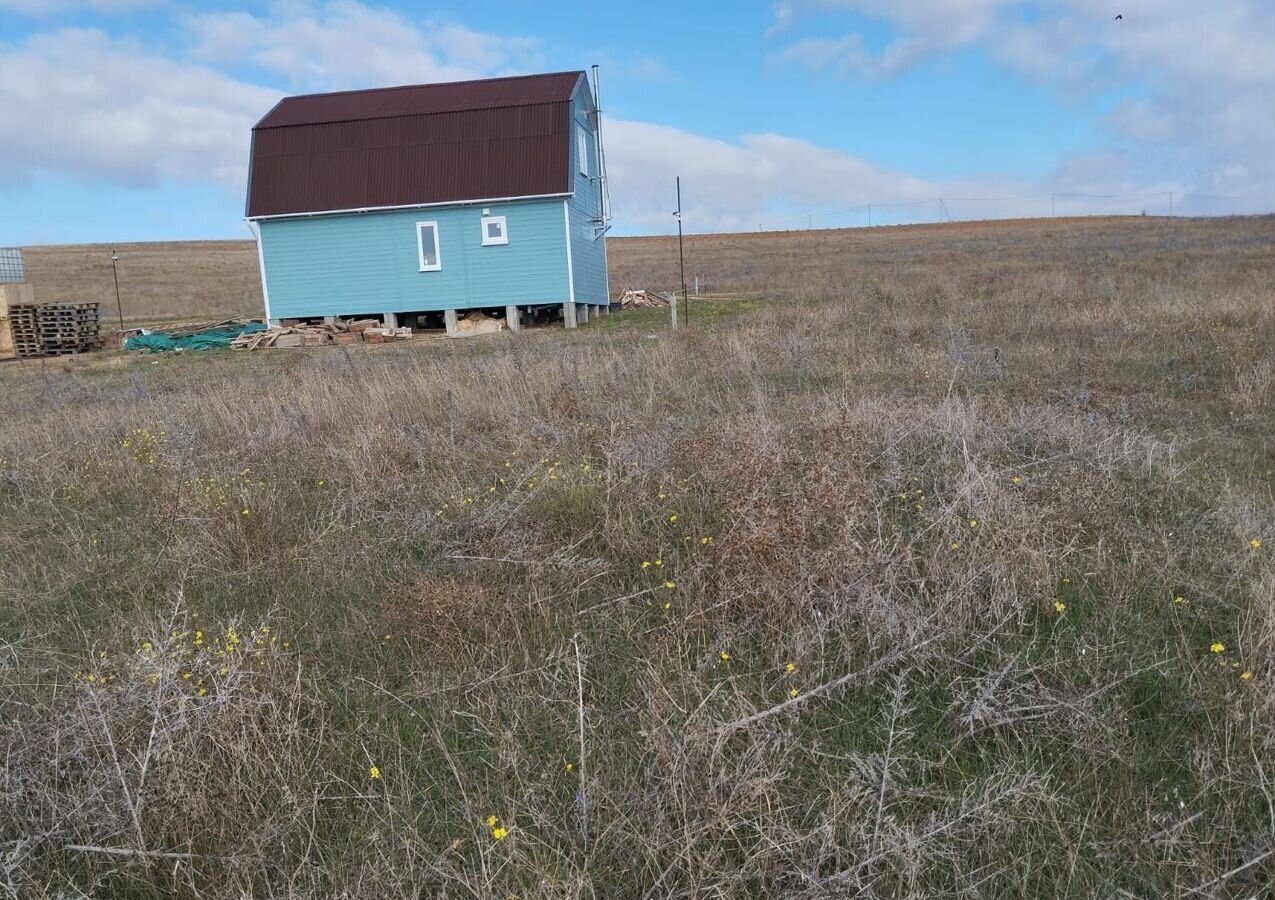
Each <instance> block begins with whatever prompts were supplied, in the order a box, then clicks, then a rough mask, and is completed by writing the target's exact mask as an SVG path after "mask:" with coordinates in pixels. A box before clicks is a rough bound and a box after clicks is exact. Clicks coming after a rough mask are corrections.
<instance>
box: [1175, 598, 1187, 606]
mask: <svg viewBox="0 0 1275 900" xmlns="http://www.w3.org/2000/svg"><path fill="white" fill-rule="evenodd" d="M1184 603H1186V598H1185V597H1174V598H1173V605H1174V606H1181V605H1182V604H1184Z"/></svg>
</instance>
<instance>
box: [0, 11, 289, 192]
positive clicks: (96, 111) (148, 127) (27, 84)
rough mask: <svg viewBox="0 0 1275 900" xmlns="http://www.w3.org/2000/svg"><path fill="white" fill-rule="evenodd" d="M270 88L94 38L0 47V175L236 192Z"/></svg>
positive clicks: (73, 35)
mask: <svg viewBox="0 0 1275 900" xmlns="http://www.w3.org/2000/svg"><path fill="white" fill-rule="evenodd" d="M279 96H280V94H279V92H278V91H274V90H270V89H267V88H262V87H257V86H255V85H250V84H245V83H244V82H241V81H236V80H235V79H233V78H230V77H228V76H226V75H224V74H222V73H220V72H218V71H216V70H214V69H210V68H206V67H202V66H198V65H191V64H189V63H184V62H180V61H175V60H172V59H168V58H165V57H162V56H158V55H155V54H153V53H151V52H149V51H148V50H147V49H146V48H145V47H143V46H142V45H140V44H138V43H136V42H134V41H131V40H118V39H113V38H110V37H108V36H107V35H105V34H103V33H102V32H100V31H95V30H87V29H62V30H58V31H53V32H49V33H42V34H37V35H35V36H33V37H31V38H30V39H29V40H28V41H27V42H26V43H25V44H22V45H20V46H18V47H16V48H13V47H5V46H3V45H0V135H4V139H3V140H0V177H4V178H7V179H8V180H26V179H29V178H33V177H36V176H38V175H40V174H44V173H57V174H69V175H72V176H74V177H76V178H82V179H101V180H107V181H114V182H118V183H123V184H132V185H150V184H156V183H159V182H162V181H177V182H183V181H185V182H193V181H201V182H208V181H211V182H213V183H216V184H220V185H222V186H224V187H227V188H234V187H241V186H242V183H243V175H244V171H245V167H246V162H247V149H248V131H249V129H250V128H251V127H252V124H253V123H254V122H255V121H256V120H257V119H258V118H260V117H261V115H262V114H263V113H264V111H265V110H267V109H269V108H270V106H271V105H273V104H274V103H275V101H277V100H278V98H279Z"/></svg>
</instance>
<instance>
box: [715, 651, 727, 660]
mask: <svg viewBox="0 0 1275 900" xmlns="http://www.w3.org/2000/svg"><path fill="white" fill-rule="evenodd" d="M717 658H718V659H720V660H721V661H722V662H730V654H729V653H727V652H726V651H725V650H723V651H722V652H721V653H719V654H717Z"/></svg>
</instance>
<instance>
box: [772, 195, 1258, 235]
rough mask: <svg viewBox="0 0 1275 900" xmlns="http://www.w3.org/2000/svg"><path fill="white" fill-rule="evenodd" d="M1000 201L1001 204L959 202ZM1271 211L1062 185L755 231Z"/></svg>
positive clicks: (839, 213) (842, 212)
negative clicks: (1034, 191) (1089, 191)
mask: <svg viewBox="0 0 1275 900" xmlns="http://www.w3.org/2000/svg"><path fill="white" fill-rule="evenodd" d="M992 203H995V204H1001V208H1000V209H998V210H997V209H993V210H989V209H987V208H986V207H985V206H984V207H983V208H981V209H980V208H978V207H975V208H974V209H968V208H967V209H961V205H962V204H992ZM1272 212H1275V197H1256V196H1254V197H1241V196H1227V195H1222V194H1199V193H1194V192H1180V191H1156V192H1152V193H1145V194H1081V193H1072V192H1065V191H1051V192H1049V193H1039V194H1023V195H1019V196H1014V197H934V198H932V199H926V200H902V201H894V202H890V203H877V202H867V203H862V204H859V205H858V206H851V207H847V208H845V209H838V210H833V211H831V212H806V213H785V214H783V215H782V216H779V217H777V218H773V219H768V220H765V221H763V222H759V223H758V225H757V230H758V231H798V230H801V229H802V227H803V226H804V227H805V228H808V229H813V228H856V227H872V226H876V225H919V224H924V223H931V222H969V221H980V220H993V219H1020V218H1021V219H1034V218H1050V217H1057V216H1109V215H1135V216H1136V215H1144V216H1147V215H1153V216H1227V215H1263V214H1267V213H1272Z"/></svg>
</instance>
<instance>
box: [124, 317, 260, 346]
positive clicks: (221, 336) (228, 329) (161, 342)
mask: <svg viewBox="0 0 1275 900" xmlns="http://www.w3.org/2000/svg"><path fill="white" fill-rule="evenodd" d="M265 330H266V326H264V325H262V324H261V323H260V322H249V323H246V324H243V325H222V326H220V327H218V328H209V329H208V330H206V331H196V332H195V333H193V334H183V335H181V336H180V337H174V336H173V335H171V334H169V333H167V332H164V331H157V332H154V333H153V334H135V335H133V336H132V337H131V338H129V339H128V340H127V341H125V342H124V349H125V350H151V351H160V350H220V349H223V348H225V347H229V346H230V342H231V341H233V340H234V339H235V338H237V337H239V335H241V334H253V333H255V332H258V331H265Z"/></svg>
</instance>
